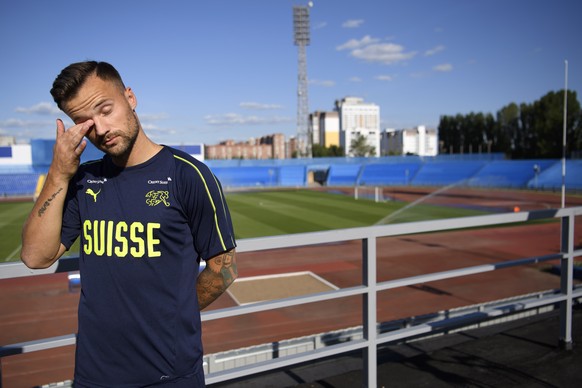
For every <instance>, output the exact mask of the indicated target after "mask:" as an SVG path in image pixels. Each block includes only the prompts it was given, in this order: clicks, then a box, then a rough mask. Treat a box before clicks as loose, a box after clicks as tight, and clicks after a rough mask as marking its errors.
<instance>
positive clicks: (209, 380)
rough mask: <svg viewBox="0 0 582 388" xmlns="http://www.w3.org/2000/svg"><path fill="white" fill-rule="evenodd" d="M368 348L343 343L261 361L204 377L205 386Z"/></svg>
mask: <svg viewBox="0 0 582 388" xmlns="http://www.w3.org/2000/svg"><path fill="white" fill-rule="evenodd" d="M368 346H371V344H369V342H368V341H367V340H353V341H349V342H344V343H342V344H336V345H331V346H327V347H325V348H321V349H317V350H313V351H310V352H305V353H300V354H294V355H291V356H286V357H281V358H275V359H272V360H268V361H263V362H260V363H256V364H253V365H252V366H242V367H239V368H233V369H229V370H227V371H221V372H215V373H209V374H208V375H206V377H205V380H206V384H214V383H219V382H221V381H226V380H232V379H236V378H239V377H244V376H248V375H251V374H255V373H262V372H266V371H269V370H273V369H278V368H283V367H286V366H289V365H295V364H299V363H302V362H307V361H312V360H317V359H320V358H324V357H330V356H335V355H338V354H343V353H348V352H352V351H355V350H360V349H364V348H366V347H368Z"/></svg>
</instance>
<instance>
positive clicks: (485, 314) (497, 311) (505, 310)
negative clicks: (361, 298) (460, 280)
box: [377, 289, 582, 344]
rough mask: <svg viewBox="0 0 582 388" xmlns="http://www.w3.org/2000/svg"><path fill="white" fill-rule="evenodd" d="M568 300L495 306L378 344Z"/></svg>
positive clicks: (391, 335) (580, 293)
mask: <svg viewBox="0 0 582 388" xmlns="http://www.w3.org/2000/svg"><path fill="white" fill-rule="evenodd" d="M573 297H574V298H577V297H582V289H578V290H576V291H574V292H573ZM566 299H568V296H567V295H563V294H556V295H550V296H544V297H541V298H531V299H526V300H524V301H518V302H516V303H510V304H507V305H502V306H495V307H490V308H488V309H485V310H483V311H477V312H471V313H468V314H465V315H461V316H456V317H453V318H449V319H443V320H439V321H435V322H429V323H423V324H419V325H415V326H412V327H406V328H403V329H398V330H394V331H390V332H387V333H383V334H380V335H379V336H378V340H377V343H378V344H383V343H388V342H395V341H399V340H403V339H406V338H411V337H416V336H419V335H422V334H429V333H432V332H437V331H439V330H443V329H448V330H450V329H454V328H456V327H462V326H467V325H470V324H474V323H479V322H482V321H484V320H487V319H491V318H495V317H499V316H503V315H508V314H512V313H515V312H519V311H526V310H531V309H534V308H538V307H541V306H547V305H552V304H556V303H559V302H561V301H564V300H566Z"/></svg>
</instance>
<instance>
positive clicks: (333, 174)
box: [327, 164, 362, 186]
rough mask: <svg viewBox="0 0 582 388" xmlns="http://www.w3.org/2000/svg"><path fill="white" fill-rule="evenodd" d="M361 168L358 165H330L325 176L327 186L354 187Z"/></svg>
mask: <svg viewBox="0 0 582 388" xmlns="http://www.w3.org/2000/svg"><path fill="white" fill-rule="evenodd" d="M361 168H362V166H361V165H360V164H332V165H331V166H330V168H329V173H328V176H327V184H328V186H355V185H356V183H357V181H358V176H359V174H360V169H361Z"/></svg>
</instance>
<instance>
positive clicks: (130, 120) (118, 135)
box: [98, 111, 140, 158]
mask: <svg viewBox="0 0 582 388" xmlns="http://www.w3.org/2000/svg"><path fill="white" fill-rule="evenodd" d="M124 126H125V128H127V130H126V131H117V132H112V133H110V134H108V135H107V137H106V138H103V139H101V143H100V145H99V147H98V148H99V149H100V150H101V151H103V152H105V153H106V154H108V155H110V156H112V157H113V158H119V157H124V156H125V157H127V156H129V154H130V153H131V150H132V149H133V146H134V144H135V141H136V139H137V136H138V134H139V131H140V124H139V122H138V120H137V117H136V116H135V113H133V111H130V112H129V113H128V115H127V118H126V121H125V125H124ZM112 138H115V144H112V145H111V146H109V145H107V144H106V143H107V140H109V139H112Z"/></svg>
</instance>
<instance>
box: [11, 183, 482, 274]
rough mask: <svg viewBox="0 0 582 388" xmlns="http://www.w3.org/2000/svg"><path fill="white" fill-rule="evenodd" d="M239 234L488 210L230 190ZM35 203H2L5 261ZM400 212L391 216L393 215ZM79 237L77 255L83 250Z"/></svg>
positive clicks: (15, 253)
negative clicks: (80, 248) (79, 246)
mask: <svg viewBox="0 0 582 388" xmlns="http://www.w3.org/2000/svg"><path fill="white" fill-rule="evenodd" d="M226 199H227V203H228V206H229V209H230V212H231V215H232V220H233V224H234V229H235V234H236V237H237V238H238V239H242V238H251V237H264V236H274V235H282V234H291V233H304V232H314V231H320V230H330V229H343V228H353V227H360V226H371V225H376V224H378V223H397V222H412V221H424V220H432V219H442V218H452V217H464V216H472V215H482V214H487V213H485V212H482V211H476V210H470V209H463V208H456V207H443V206H433V205H424V204H417V205H414V206H408V207H406V208H404V207H405V206H406V205H407V204H406V203H403V202H396V201H387V202H374V201H373V200H370V199H359V200H355V199H354V198H353V197H350V196H347V195H342V194H333V193H325V192H319V191H311V190H276V191H254V192H238V193H229V194H227V195H226ZM31 208H32V202H13V203H11V202H0V236H1V238H0V263H2V262H8V261H18V260H19V257H20V247H21V245H20V244H21V241H20V233H21V230H22V225H23V223H24V221H25V219H26V217H27V216H28V213H29V212H30V210H31ZM393 214H394V215H395V216H394V217H390V216H391V215H393ZM78 252H79V248H78V242H77V243H75V245H74V246H73V247H72V249H71V250H70V252H68V254H69V255H71V256H76V255H78Z"/></svg>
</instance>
